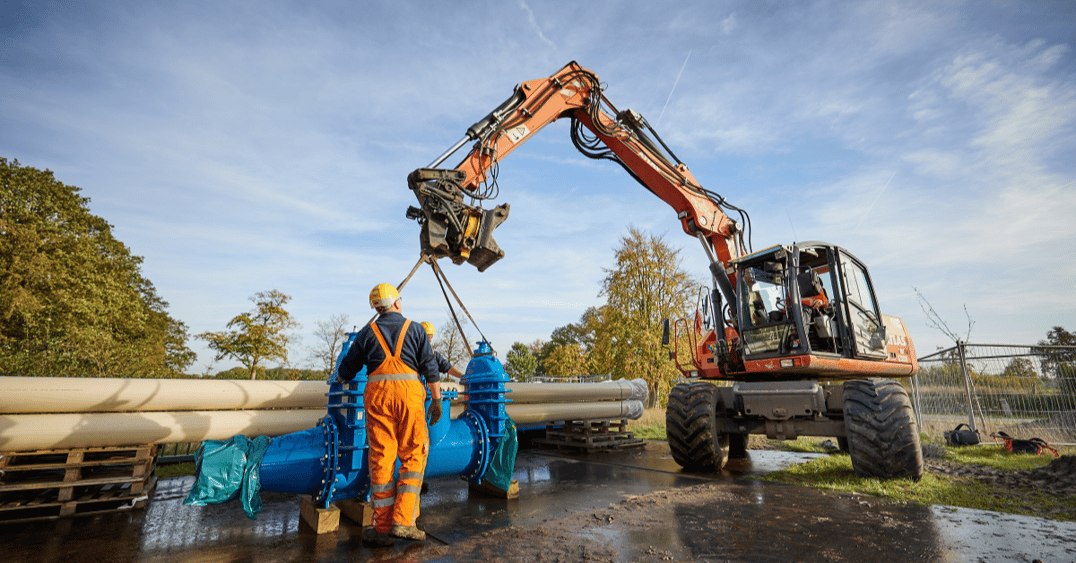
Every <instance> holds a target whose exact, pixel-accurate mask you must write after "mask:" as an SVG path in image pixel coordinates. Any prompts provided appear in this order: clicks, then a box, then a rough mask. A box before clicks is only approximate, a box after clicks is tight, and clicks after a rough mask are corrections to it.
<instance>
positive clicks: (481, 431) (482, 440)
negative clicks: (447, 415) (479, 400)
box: [457, 409, 493, 483]
mask: <svg viewBox="0 0 1076 563" xmlns="http://www.w3.org/2000/svg"><path fill="white" fill-rule="evenodd" d="M457 420H467V421H470V424H472V425H473V426H474V428H475V430H477V432H478V440H477V442H478V444H481V445H480V446H479V447H478V448H477V449H478V463H476V464H475V467H474V469H473V470H471V471H470V472H469V473H461V474H460V477H463V478H464V479H466V480H468V481H472V482H475V483H477V482H478V481H479V480H481V479H482V476H483V475H485V474H486V469H488V468H489V460H490V458H491V457H492V455H493V454H492V452H490V447H489V446H490V443H489V428H487V427H486V423H485V421H483V420H482V417H481V416H479V415H477V414H476V413H475V412H474V411H472V410H470V409H467V410H465V411H463V413H462V414H460V416H459V418H458V419H457Z"/></svg>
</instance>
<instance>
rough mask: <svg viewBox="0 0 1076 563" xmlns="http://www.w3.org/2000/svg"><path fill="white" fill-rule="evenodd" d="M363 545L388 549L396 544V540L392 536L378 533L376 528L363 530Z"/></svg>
mask: <svg viewBox="0 0 1076 563" xmlns="http://www.w3.org/2000/svg"><path fill="white" fill-rule="evenodd" d="M362 543H365V544H368V545H376V546H379V547H387V546H390V545H393V544H395V543H396V539H395V538H393V537H392V535H390V534H384V533H381V532H379V531H377V529H376V528H364V529H363V530H362Z"/></svg>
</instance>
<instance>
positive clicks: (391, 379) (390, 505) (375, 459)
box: [339, 283, 441, 546]
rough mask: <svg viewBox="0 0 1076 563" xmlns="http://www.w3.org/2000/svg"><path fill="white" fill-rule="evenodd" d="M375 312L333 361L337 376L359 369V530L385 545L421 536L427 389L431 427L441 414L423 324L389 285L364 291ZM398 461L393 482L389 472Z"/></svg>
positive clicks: (436, 376)
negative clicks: (364, 473) (362, 421)
mask: <svg viewBox="0 0 1076 563" xmlns="http://www.w3.org/2000/svg"><path fill="white" fill-rule="evenodd" d="M370 307H372V308H374V309H375V310H377V313H378V316H377V319H375V320H374V321H373V322H371V323H370V324H369V325H366V326H364V327H362V330H360V331H359V333H358V335H356V336H355V341H354V342H352V344H351V348H349V349H348V351H347V355H346V356H344V359H343V361H342V362H340V369H339V378H340V379H342V380H345V381H350V380H351V379H354V377H355V374H356V373H358V372H359V370H361V369H362V368H363V366H366V373H367V384H366V390H365V392H364V393H363V400H364V402H365V407H366V432H367V437H368V440H369V444H370V451H369V459H370V504H371V505H372V508H373V513H374V518H373V520H374V525H373V527H372V528H367V529H365V530H363V533H362V539H363V541H364V542H366V543H369V544H373V545H379V546H387V545H392V544H393V543H394V538H402V539H410V540H419V541H421V540H425V539H426V533H425V532H423V531H422V530H419V529H418V528H417V527H416V526H415V521H416V519H417V518H418V513H419V492H420V491H421V489H422V475H423V474H424V473H425V471H426V458H427V456H428V455H429V450H430V440H429V433H428V431H427V428H426V417H425V408H424V405H425V402H426V389H425V388H424V387H423V384H422V381H421V379H420V377H421V378H422V379H425V381H426V384H428V385H429V388H430V397H431V402H430V424H434V423H436V422H437V421H438V420H439V419H440V418H441V385H440V374H439V373H438V371H437V363H436V362H435V360H434V356H433V350H432V349H431V348H430V340H429V338H428V337H426V336H425V334H423V330H422V327H421V326H419V325H418V324H417V323H412V322H411V321H409V320H407V319H405V318H404V316H403V315H402V314H401V310H402V307H401V305H400V292H399V291H397V290H396V288H395V287H393V286H392V285H390V284H387V283H383V284H380V285H378V286H377V287H375V288H374V289H373V291H371V292H370ZM397 457H398V458H399V459H400V480H399V481H398V482H394V481H393V478H392V477H393V469H394V467H395V465H396V459H397Z"/></svg>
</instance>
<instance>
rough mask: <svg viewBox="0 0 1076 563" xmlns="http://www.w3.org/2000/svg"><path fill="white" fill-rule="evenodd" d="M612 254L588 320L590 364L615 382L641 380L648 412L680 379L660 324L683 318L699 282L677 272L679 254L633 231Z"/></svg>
mask: <svg viewBox="0 0 1076 563" xmlns="http://www.w3.org/2000/svg"><path fill="white" fill-rule="evenodd" d="M614 256H615V260H616V265H615V266H614V267H613V268H610V269H608V270H606V276H605V279H604V280H602V288H601V293H600V295H602V296H604V297H605V298H606V305H605V306H604V307H602V308H601V309H600V310H597V311H595V312H594V314H593V315H592V316H591V317H590V319H589V321H587V322H589V324H591V325H592V328H591V330H590V332H592V334H593V343H592V344H591V348H592V355H594V356H595V358H594V359H593V360H592V362H591V366H592V369H594V370H595V371H597V372H599V373H612V374H613V377H614V378H625V379H635V378H639V377H641V378H643V379H645V380H646V382H647V385H648V387H649V390H650V397H649V403H650V404H648V405H647V406H648V407H651V408H652V407H655V406H657V405H658V404H659V401H660V400H661V397H663V396H664V395H666V394H667V393H668V391H669V389H670V388H671V385H670V383H671V382H672V381H674V380H676V379H678V378H679V377H680V376H681V374H680V371H679V370H677V369H676V365H675V364H674V362H673V361H672V360H670V359H669V354H668V350H667V349H666V348H665V347H663V346H662V345H661V333H662V320H663V319H666V318H677V317H684V316H687V315H688V312H689V308H690V307H691V305H692V296H693V294H694V291H695V289H696V288H697V287H698V286H699V282H698V281H696V280H695V279H694V278H693V277H692V276H691V275H690V274H689V273H687V272H686V271H684V270H683V269H682V268H681V266H680V251H679V250H676V249H673V248H672V247H671V246H669V245H668V244H667V243H666V242H665V240H664V239H663V238H662V237H659V236H654V235H648V234H645V233H643V232H642V231H640V230H639V229H636V228H631V229H629V232H628V235H627V236H625V237H623V238H621V241H620V247H619V248H617V249H616V250H615V251H614ZM584 320H585V321H586V320H587V319H584Z"/></svg>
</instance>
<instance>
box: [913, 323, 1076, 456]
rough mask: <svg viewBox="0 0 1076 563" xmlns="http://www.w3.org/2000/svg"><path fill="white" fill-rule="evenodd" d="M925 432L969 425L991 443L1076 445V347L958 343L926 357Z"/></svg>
mask: <svg viewBox="0 0 1076 563" xmlns="http://www.w3.org/2000/svg"><path fill="white" fill-rule="evenodd" d="M912 392H913V401H914V403H915V409H916V415H917V417H918V420H919V427H920V428H921V429H922V431H923V432H926V433H928V434H930V435H931V436H936V437H939V438H940V437H941V436H942V433H943V432H944V431H945V430H952V429H953V428H954V427H956V425H958V424H960V423H965V424H968V425H969V426H971V427H972V428H975V429H978V430H979V432H980V434H981V436H982V438H983V439H984V440H985V441H989V440H990V434H991V433H994V432H998V431H1004V432H1005V433H1007V434H1009V435H1010V436H1013V437H1015V438H1033V437H1037V438H1042V439H1044V440H1046V441H1047V442H1050V443H1051V444H1055V445H1057V444H1062V445H1073V444H1076V346H1022V345H1007V344H966V343H958V344H957V345H956V346H954V347H952V348H949V349H947V350H942V351H939V352H937V353H934V354H931V355H929V356H925V357H923V358H920V359H919V374H918V375H917V376H916V377H915V378H914V379H913V381H912Z"/></svg>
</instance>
